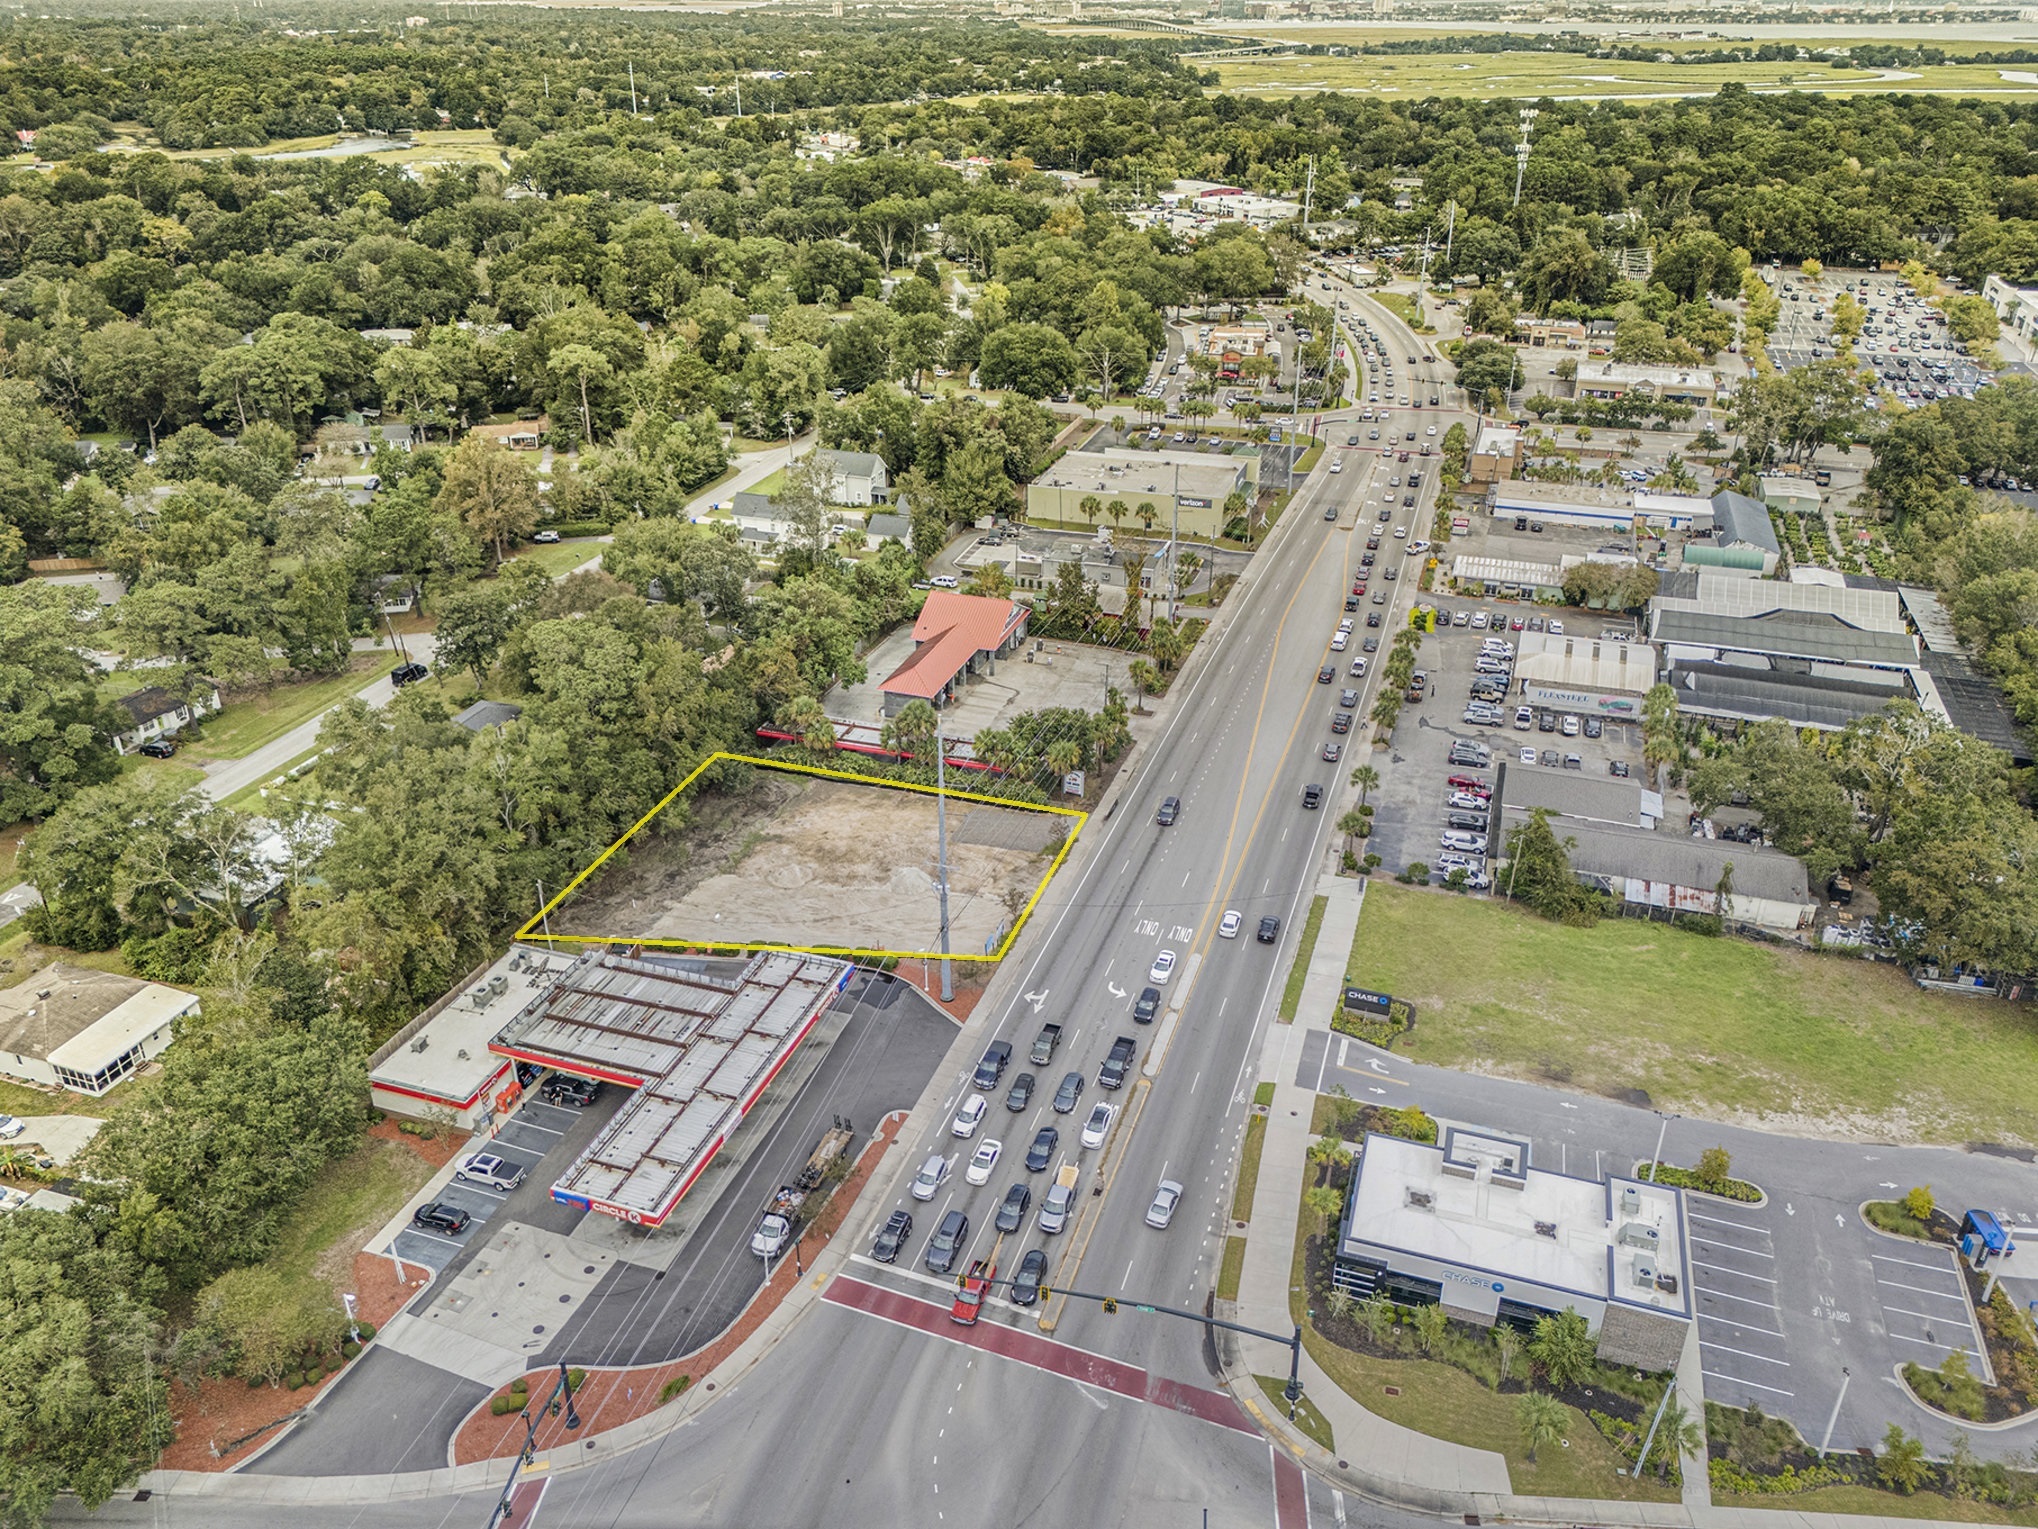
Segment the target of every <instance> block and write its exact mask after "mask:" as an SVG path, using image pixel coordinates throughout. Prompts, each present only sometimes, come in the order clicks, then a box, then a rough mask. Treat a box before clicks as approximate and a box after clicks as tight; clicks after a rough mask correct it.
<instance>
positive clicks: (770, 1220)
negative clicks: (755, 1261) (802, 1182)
mask: <svg viewBox="0 0 2038 1529" xmlns="http://www.w3.org/2000/svg"><path fill="white" fill-rule="evenodd" d="M806 1198H807V1197H806V1196H805V1195H804V1194H802V1193H801V1192H800V1191H799V1190H797V1189H795V1188H793V1186H792V1185H790V1184H785V1185H782V1186H780V1188H779V1191H778V1193H777V1194H775V1195H773V1196H772V1197H771V1204H770V1205H768V1206H766V1207H765V1210H764V1216H763V1219H761V1220H760V1221H759V1222H758V1223H757V1230H756V1231H754V1232H752V1233H751V1234H750V1251H751V1252H752V1253H753V1254H755V1255H756V1256H757V1257H759V1258H776V1257H778V1255H779V1254H781V1253H783V1252H784V1251H785V1250H786V1244H787V1243H789V1242H791V1241H792V1240H793V1227H794V1225H795V1223H796V1222H797V1221H798V1220H799V1214H800V1206H801V1205H803V1204H804V1203H805V1202H806Z"/></svg>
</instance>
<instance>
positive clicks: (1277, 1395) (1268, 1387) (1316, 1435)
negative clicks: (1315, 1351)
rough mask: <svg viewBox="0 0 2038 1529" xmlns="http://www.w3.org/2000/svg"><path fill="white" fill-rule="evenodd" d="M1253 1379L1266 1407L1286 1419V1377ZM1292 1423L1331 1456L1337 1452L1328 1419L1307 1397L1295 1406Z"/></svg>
mask: <svg viewBox="0 0 2038 1529" xmlns="http://www.w3.org/2000/svg"><path fill="white" fill-rule="evenodd" d="M1253 1379H1254V1380H1256V1381H1258V1382H1259V1383H1260V1390H1261V1391H1263V1392H1265V1393H1266V1397H1267V1405H1268V1406H1270V1407H1272V1408H1273V1409H1274V1410H1275V1411H1276V1412H1278V1413H1280V1414H1281V1416H1282V1417H1286V1416H1287V1415H1288V1398H1287V1397H1286V1396H1285V1395H1284V1394H1283V1393H1284V1392H1286V1391H1287V1389H1288V1377H1287V1376H1285V1375H1255V1376H1254V1377H1253ZM1294 1422H1295V1426H1296V1427H1297V1428H1299V1429H1301V1430H1302V1432H1303V1435H1304V1436H1305V1437H1307V1438H1310V1439H1314V1440H1315V1441H1316V1442H1317V1443H1318V1444H1319V1445H1321V1446H1322V1447H1323V1448H1325V1449H1327V1450H1329V1451H1331V1452H1332V1453H1333V1454H1335V1453H1336V1452H1337V1439H1336V1436H1335V1435H1334V1434H1332V1433H1331V1431H1330V1419H1329V1418H1327V1417H1325V1416H1324V1415H1323V1414H1322V1413H1321V1412H1318V1411H1317V1410H1316V1403H1314V1402H1312V1401H1311V1400H1310V1399H1309V1398H1308V1397H1306V1396H1305V1397H1303V1398H1302V1399H1301V1400H1300V1401H1298V1402H1297V1403H1296V1404H1295V1419H1294Z"/></svg>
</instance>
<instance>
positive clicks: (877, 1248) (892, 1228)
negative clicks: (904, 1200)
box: [870, 1210, 913, 1264]
mask: <svg viewBox="0 0 2038 1529" xmlns="http://www.w3.org/2000/svg"><path fill="white" fill-rule="evenodd" d="M912 1235H913V1213H912V1212H911V1211H906V1210H895V1211H893V1212H892V1218H891V1220H889V1221H887V1222H886V1223H885V1224H884V1228H883V1230H881V1231H880V1232H879V1233H878V1234H877V1241H876V1242H874V1243H872V1244H871V1245H870V1256H871V1257H872V1258H875V1259H876V1260H877V1261H878V1262H879V1263H881V1264H895V1263H897V1262H898V1261H899V1254H900V1253H901V1252H903V1251H904V1250H905V1246H906V1239H907V1238H908V1237H911V1236H912Z"/></svg>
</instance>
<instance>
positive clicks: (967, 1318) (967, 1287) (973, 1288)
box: [948, 1258, 998, 1327]
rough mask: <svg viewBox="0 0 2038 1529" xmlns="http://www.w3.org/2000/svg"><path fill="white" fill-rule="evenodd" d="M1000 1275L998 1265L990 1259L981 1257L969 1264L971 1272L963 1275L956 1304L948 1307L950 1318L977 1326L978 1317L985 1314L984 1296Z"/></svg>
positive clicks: (952, 1320) (967, 1324)
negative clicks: (992, 1282)
mask: <svg viewBox="0 0 2038 1529" xmlns="http://www.w3.org/2000/svg"><path fill="white" fill-rule="evenodd" d="M997 1277H998V1266H997V1265H996V1264H994V1263H992V1262H991V1261H990V1260H989V1259H986V1258H979V1259H977V1260H976V1261H975V1262H974V1263H972V1264H971V1265H970V1266H969V1273H967V1274H965V1275H964V1276H963V1277H962V1288H961V1289H960V1290H958V1291H957V1292H956V1296H955V1304H954V1305H953V1306H951V1307H950V1308H949V1309H948V1320H949V1321H951V1322H959V1323H961V1324H962V1325H963V1326H964V1327H975V1326H976V1325H977V1318H978V1317H979V1316H980V1315H982V1314H983V1309H984V1296H985V1295H986V1294H987V1293H988V1292H989V1290H990V1285H991V1281H992V1280H994V1279H996V1278H997Z"/></svg>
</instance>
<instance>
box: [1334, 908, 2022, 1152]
mask: <svg viewBox="0 0 2038 1529" xmlns="http://www.w3.org/2000/svg"><path fill="white" fill-rule="evenodd" d="M1346 975H1347V978H1348V980H1350V981H1353V982H1355V983H1357V984H1358V985H1359V986H1363V987H1369V988H1373V989H1376V990H1378V991H1382V992H1390V993H1393V994H1394V995H1395V996H1396V997H1397V998H1403V999H1406V1000H1408V1001H1409V1002H1411V1003H1413V1004H1414V1006H1415V1012H1416V1024H1415V1030H1414V1033H1413V1034H1412V1036H1410V1037H1409V1038H1408V1039H1407V1040H1406V1041H1405V1042H1402V1043H1400V1045H1401V1049H1403V1050H1405V1051H1406V1052H1407V1054H1408V1055H1410V1056H1411V1057H1413V1058H1415V1059H1416V1060H1418V1061H1423V1062H1433V1063H1437V1064H1439V1065H1441V1066H1446V1067H1458V1068H1464V1069H1468V1070H1472V1071H1478V1072H1486V1073H1492V1074H1497V1075H1500V1076H1505V1077H1515V1078H1524V1079H1532V1080H1538V1081H1549V1082H1557V1083H1564V1084H1568V1085H1570V1086H1572V1087H1575V1088H1580V1089H1584V1090H1587V1091H1590V1092H1594V1093H1602V1094H1608V1095H1612V1094H1616V1093H1618V1092H1619V1091H1621V1090H1624V1089H1632V1088H1640V1089H1644V1090H1646V1091H1647V1092H1648V1094H1649V1097H1650V1099H1651V1101H1652V1102H1654V1103H1655V1104H1657V1105H1659V1106H1662V1107H1665V1108H1670V1109H1678V1110H1683V1111H1686V1112H1690V1113H1700V1114H1705V1115H1709V1116H1712V1117H1714V1118H1724V1119H1730V1120H1740V1121H1746V1122H1748V1123H1752V1124H1761V1123H1765V1122H1766V1123H1771V1124H1775V1125H1779V1126H1783V1127H1786V1128H1789V1127H1793V1126H1798V1127H1802V1126H1807V1125H1810V1124H1813V1123H1817V1124H1818V1125H1820V1126H1821V1127H1824V1128H1827V1129H1837V1130H1839V1131H1841V1132H1844V1133H1846V1134H1849V1135H1857V1136H1862V1137H1864V1138H1869V1139H1876V1140H1897V1141H1906V1140H1908V1141H1931V1142H1965V1141H1998V1142H2014V1143H2019V1144H2025V1145H2029V1144H2033V1143H2038V1015H2034V1014H2033V1013H2032V1012H2031V1010H2030V1008H2029V1007H2028V1006H2018V1005H2011V1004H2006V1003H1998V1002H1995V1001H1992V1000H1987V999H1980V998H1952V997H1942V996H1940V995H1938V994H1933V993H1926V992H1922V991H1920V990H1919V989H1918V988H1917V987H1916V986H1915V985H1914V984H1913V983H1912V982H1911V981H1910V980H1909V979H1908V978H1907V977H1905V976H1904V975H1903V974H1902V973H1901V972H1899V971H1897V970H1895V969H1894V968H1892V967H1888V966H1878V965H1873V964H1871V963H1869V962H1867V961H1861V960H1856V959H1852V958H1849V957H1841V956H1819V955H1813V954H1810V953H1808V952H1797V951H1788V950H1782V949H1779V948H1776V947H1772V946H1765V945H1757V944H1754V943H1752V942H1749V941H1743V940H1735V939H1708V938H1706V937H1705V936H1703V935H1696V934H1688V933H1685V932H1683V931H1681V930H1675V929H1669V928H1666V927H1664V926H1663V925H1661V924H1651V923H1644V922H1640V921H1637V920H1632V919H1613V920H1608V921H1606V922H1603V923H1601V924H1599V925H1597V926H1596V927H1594V928H1591V929H1567V928H1564V927H1562V926H1561V925H1557V924H1552V923H1547V922H1545V921H1544V920H1542V919H1539V918H1537V917H1535V916H1534V915H1533V914H1529V913H1526V912H1520V911H1517V910H1515V909H1513V908H1510V907H1507V906H1505V905H1503V904H1500V903H1494V902H1486V901H1476V900H1473V899H1470V898H1464V897H1452V896H1444V895H1433V894H1430V893H1427V892H1423V891H1418V890H1416V889H1414V888H1408V887H1401V886H1396V885H1394V884H1393V883H1391V882H1386V881H1382V880H1378V879H1375V881H1374V882H1373V884H1372V886H1371V887H1370V888H1368V890H1367V896H1366V909H1365V913H1364V914H1363V916H1362V917H1361V918H1360V920H1359V929H1358V935H1357V937H1356V938H1355V939H1354V941H1353V943H1352V959H1351V962H1350V964H1349V965H1348V966H1347V967H1346ZM1325 1017H1327V1016H1325Z"/></svg>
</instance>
